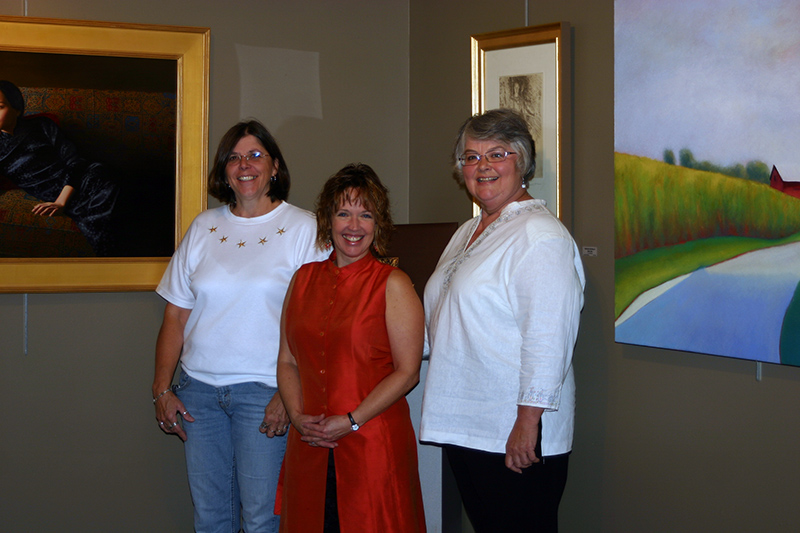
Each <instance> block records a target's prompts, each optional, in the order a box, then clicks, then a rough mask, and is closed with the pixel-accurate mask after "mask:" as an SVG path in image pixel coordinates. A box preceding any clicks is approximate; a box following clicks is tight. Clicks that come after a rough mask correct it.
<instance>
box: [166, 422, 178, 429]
mask: <svg viewBox="0 0 800 533" xmlns="http://www.w3.org/2000/svg"><path fill="white" fill-rule="evenodd" d="M177 425H178V423H177V422H173V423H172V425H171V426H169V428H168V429H172V428H174V427H175V426H177Z"/></svg>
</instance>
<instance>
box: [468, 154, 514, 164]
mask: <svg viewBox="0 0 800 533" xmlns="http://www.w3.org/2000/svg"><path fill="white" fill-rule="evenodd" d="M516 153H517V152H486V153H485V154H483V155H480V154H462V156H461V157H459V158H458V160H459V161H461V165H462V166H465V167H471V166H472V165H477V164H478V163H479V162H480V161H482V160H483V159H484V158H486V162H487V163H502V162H503V161H505V160H506V159H507V158H508V156H510V155H511V154H516Z"/></svg>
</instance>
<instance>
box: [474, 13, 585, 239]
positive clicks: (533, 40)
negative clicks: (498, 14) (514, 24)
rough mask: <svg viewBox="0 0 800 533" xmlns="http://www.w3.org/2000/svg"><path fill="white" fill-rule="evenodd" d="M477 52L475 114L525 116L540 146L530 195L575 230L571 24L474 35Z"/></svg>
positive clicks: (530, 186) (537, 145)
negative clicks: (494, 111) (512, 112)
mask: <svg viewBox="0 0 800 533" xmlns="http://www.w3.org/2000/svg"><path fill="white" fill-rule="evenodd" d="M471 50H472V52H471V58H472V112H473V113H482V112H484V111H487V110H489V109H494V108H498V107H508V108H511V109H514V110H515V111H518V112H520V113H521V114H522V115H523V116H525V118H526V121H527V123H528V126H529V129H530V131H531V136H532V137H533V139H534V142H535V143H536V170H535V173H534V176H533V177H534V178H535V179H533V180H531V181H530V183H529V190H528V192H529V193H530V194H531V196H533V197H534V198H539V199H542V200H544V201H545V202H546V203H547V208H548V209H550V211H552V212H553V213H554V214H555V215H556V216H557V217H558V218H559V219H561V222H562V223H564V225H565V226H567V227H568V228H569V227H571V225H572V192H571V186H572V163H571V159H572V156H571V137H572V133H571V123H572V118H571V116H572V115H571V108H572V103H571V102H572V100H571V84H572V79H571V67H570V56H571V28H570V24H569V23H568V22H566V21H562V22H555V23H550V24H542V25H539V26H526V27H524V28H514V29H510V30H503V31H498V32H491V33H483V34H477V35H473V36H471ZM477 213H478V208H477V206H473V214H475V215H477Z"/></svg>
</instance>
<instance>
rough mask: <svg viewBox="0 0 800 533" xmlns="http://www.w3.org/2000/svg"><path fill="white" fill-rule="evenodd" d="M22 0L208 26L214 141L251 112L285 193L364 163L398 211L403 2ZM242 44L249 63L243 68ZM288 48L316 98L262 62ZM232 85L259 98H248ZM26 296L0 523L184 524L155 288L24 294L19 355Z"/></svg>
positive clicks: (9, 3)
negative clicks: (160, 403) (276, 150)
mask: <svg viewBox="0 0 800 533" xmlns="http://www.w3.org/2000/svg"><path fill="white" fill-rule="evenodd" d="M25 5H27V15H28V16H30V17H49V18H69V19H87V20H104V21H120V22H136V23H151V24H170V25H184V26H204V27H210V28H211V84H210V86H211V101H210V139H209V144H210V145H211V146H212V147H216V144H217V142H218V141H219V139H220V137H221V136H222V135H223V134H224V132H225V130H227V128H228V127H230V126H231V125H233V123H234V122H236V121H237V120H239V118H240V114H241V113H242V112H244V113H245V115H249V114H253V111H254V110H255V112H256V116H257V118H262V120H265V122H266V124H267V126H268V127H269V128H270V129H272V131H273V132H274V133H275V135H276V137H277V138H278V139H279V140H280V143H281V147H282V150H283V153H284V156H285V158H286V160H287V162H288V164H289V167H290V170H291V172H292V177H293V186H292V190H291V194H290V201H291V202H293V203H295V204H297V205H300V206H301V207H305V208H312V207H313V202H314V199H315V197H316V194H317V192H318V191H319V189H320V188H321V185H322V183H323V182H324V181H325V179H327V177H328V176H330V175H331V174H333V173H334V172H335V171H336V170H338V169H339V168H341V167H342V166H343V165H344V164H346V163H349V162H352V161H362V162H365V163H368V164H370V165H372V166H373V167H374V168H375V169H376V171H377V172H378V174H379V175H380V176H381V177H382V178H383V180H384V181H385V182H386V184H387V186H388V187H389V189H390V191H391V199H392V204H393V208H394V214H395V218H396V219H397V221H398V222H407V221H408V176H409V172H408V159H409V157H408V138H409V134H408V107H409V104H408V94H409V81H408V61H409V58H408V2H406V1H388V2H372V1H367V0H344V1H337V2H329V1H326V0H298V1H292V2H289V1H283V0H272V1H263V0H259V1H256V0H237V1H232V2H220V1H218V0H166V1H164V0H137V1H135V2H117V1H108V0H75V1H69V2H65V1H62V0H27V2H24V1H22V0H19V1H18V0H0V15H15V16H21V15H24V14H25V12H24V8H25ZM237 45H238V46H240V47H241V46H247V47H250V49H249V50H250V52H254V54H253V55H254V57H256V60H255V61H252V60H251V62H249V63H247V64H246V65H244V68H241V67H240V64H239V61H238V59H237ZM297 57H299V58H300V60H301V61H306V62H309V61H310V63H309V64H306V65H302V66H304V67H306V68H305V70H304V71H303V72H302V74H304V75H306V76H308V77H310V78H309V79H318V80H319V82H318V85H317V86H316V87H303V88H302V89H303V90H309V89H314V90H315V91H316V92H318V94H319V95H320V100H319V103H320V104H321V107H320V108H316V109H305V108H303V107H302V105H301V106H300V107H299V108H298V107H297V106H298V104H297V102H296V101H295V100H296V99H295V94H294V93H295V92H296V91H297V90H298V89H297V88H294V87H288V88H287V87H285V85H286V84H287V83H291V81H289V82H286V81H284V80H285V79H286V71H283V70H281V71H273V70H271V69H270V66H271V65H272V64H273V63H274V62H275V61H276V60H278V61H280V60H285V59H286V58H289V59H290V60H291V59H295V58H297ZM259 59H263V61H259ZM314 61H316V63H315V62H314ZM315 64H318V70H316V71H315V70H314V69H313V68H312V67H314V65H315ZM309 65H310V66H309ZM293 66H296V65H293ZM243 70H246V72H243ZM312 75H314V76H316V78H315V77H314V76H312ZM0 78H4V76H3V74H2V65H0ZM240 79H247V80H249V81H248V82H247V83H248V86H247V87H242V84H241V83H240ZM262 87H269V88H270V89H269V90H266V89H264V90H263V92H262V91H259V89H261V88H262ZM242 89H245V90H250V91H251V92H255V94H256V95H257V96H256V98H260V99H263V100H261V101H248V102H244V107H243V106H242V101H241V99H242V98H241V94H242V92H243V91H242ZM312 92H314V91H312ZM274 94H278V95H279V96H278V97H274V96H273V95H274ZM301 103H302V102H301ZM293 106H294V107H293ZM287 108H289V109H290V110H294V114H292V113H291V112H288V111H286V109H287ZM261 113H263V116H262V115H261ZM276 117H277V118H276ZM23 302H24V296H23V295H0V384H1V385H2V389H3V394H4V397H5V398H6V404H5V408H3V409H2V410H0V457H1V458H2V459H0V461H1V462H0V530H2V531H103V532H106V531H119V532H122V531H130V532H143V531H148V532H150V531H153V532H162V531H164V532H171V531H190V530H191V524H192V507H191V501H190V499H189V493H188V487H187V485H186V475H185V469H184V466H183V450H182V446H181V444H180V441H178V440H176V439H172V438H168V437H166V436H164V435H163V434H162V433H161V432H160V431H159V430H158V428H157V426H156V424H155V422H154V414H153V410H152V405H151V403H150V383H151V382H152V366H153V363H152V361H153V348H154V343H155V338H156V334H157V332H158V327H159V325H160V322H161V314H162V312H163V302H162V300H161V298H159V297H158V296H157V295H155V294H154V293H120V294H58V295H47V294H32V295H29V296H28V317H27V326H28V335H27V338H28V353H27V355H25V354H24V353H23V339H24V325H25V323H26V322H25V321H24V319H23V311H24V306H23Z"/></svg>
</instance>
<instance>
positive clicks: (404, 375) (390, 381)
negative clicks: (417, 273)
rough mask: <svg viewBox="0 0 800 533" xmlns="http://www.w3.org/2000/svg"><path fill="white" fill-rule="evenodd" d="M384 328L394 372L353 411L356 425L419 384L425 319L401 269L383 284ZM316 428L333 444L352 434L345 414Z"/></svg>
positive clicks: (330, 418)
mask: <svg viewBox="0 0 800 533" xmlns="http://www.w3.org/2000/svg"><path fill="white" fill-rule="evenodd" d="M386 329H387V330H388V333H389V344H390V346H391V350H392V358H393V359H394V371H393V372H392V373H391V374H389V375H388V376H386V377H385V378H384V379H383V380H382V381H381V382H380V383H378V385H377V386H376V387H375V388H374V389H372V392H370V393H369V394H368V395H367V397H366V398H364V400H363V401H362V402H361V404H360V405H359V406H358V407H356V408H355V409H354V410H353V411H352V415H353V419H354V420H355V421H356V423H358V424H359V425H363V424H366V423H367V422H368V421H370V420H372V419H373V418H374V417H376V416H378V415H379V414H381V413H382V412H383V411H385V410H386V409H388V408H389V407H390V406H391V405H392V404H394V403H395V402H396V401H397V400H398V399H400V398H401V397H403V396H404V395H405V394H406V393H407V392H408V391H410V390H411V389H412V388H414V386H415V385H416V384H417V383H418V382H419V367H420V364H421V363H422V344H423V336H424V330H425V317H424V313H423V311H422V303H421V302H420V301H419V297H418V296H417V293H416V292H415V291H414V287H413V285H412V284H411V280H410V279H409V277H408V276H407V275H406V274H405V273H404V272H402V271H401V270H395V271H394V272H392V274H391V275H390V276H389V279H388V281H387V284H386ZM319 426H320V428H321V431H322V432H323V433H324V435H325V440H327V441H335V440H337V439H340V438H342V437H343V436H345V435H347V434H349V433H351V432H352V430H351V427H350V426H351V424H350V419H349V418H348V417H347V414H346V413H345V414H342V415H335V416H330V417H328V418H326V419H324V420H322V421H321V422H320V423H319Z"/></svg>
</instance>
